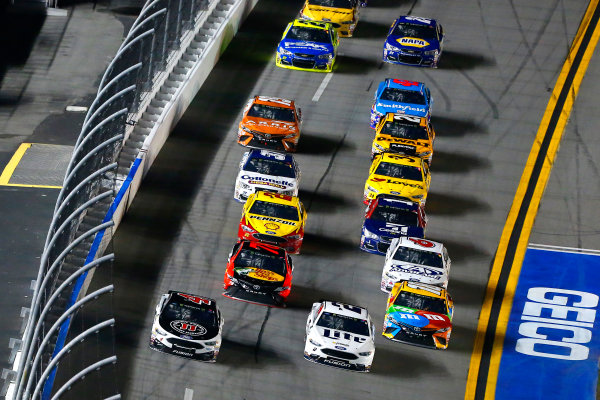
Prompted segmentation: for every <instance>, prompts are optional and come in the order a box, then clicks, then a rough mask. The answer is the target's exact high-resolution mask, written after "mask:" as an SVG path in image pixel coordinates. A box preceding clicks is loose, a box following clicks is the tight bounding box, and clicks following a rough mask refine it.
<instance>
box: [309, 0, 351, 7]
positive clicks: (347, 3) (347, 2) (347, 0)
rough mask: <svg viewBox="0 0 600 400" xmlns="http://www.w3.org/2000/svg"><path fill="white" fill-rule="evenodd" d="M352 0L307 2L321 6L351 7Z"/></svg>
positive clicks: (316, 0)
mask: <svg viewBox="0 0 600 400" xmlns="http://www.w3.org/2000/svg"><path fill="white" fill-rule="evenodd" d="M352 3H353V0H308V4H310V5H313V6H321V7H335V8H352Z"/></svg>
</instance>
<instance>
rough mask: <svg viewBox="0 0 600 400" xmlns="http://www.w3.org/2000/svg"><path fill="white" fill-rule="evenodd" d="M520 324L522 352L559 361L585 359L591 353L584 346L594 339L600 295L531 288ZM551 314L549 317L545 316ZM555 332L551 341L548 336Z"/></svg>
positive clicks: (518, 345) (518, 348)
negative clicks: (593, 331) (599, 297)
mask: <svg viewBox="0 0 600 400" xmlns="http://www.w3.org/2000/svg"><path fill="white" fill-rule="evenodd" d="M527 299H528V300H529V301H527V302H526V303H525V307H524V308H523V314H522V315H521V320H522V321H526V322H521V325H519V334H520V335H522V336H525V337H524V338H520V339H519V340H517V344H516V348H515V350H516V351H518V352H519V353H523V354H527V355H531V356H538V357H549V358H558V359H561V360H585V359H587V358H588V354H589V352H590V350H589V348H588V347H587V346H584V344H585V343H589V342H590V341H591V340H592V331H591V330H590V329H586V328H592V327H593V326H594V320H595V319H596V310H595V307H596V306H597V305H598V296H597V295H595V294H593V293H586V292H579V291H576V290H566V289H554V288H542V287H536V288H530V289H529V291H528V292H527ZM542 312H543V313H544V315H546V316H547V315H548V314H549V315H550V317H549V318H545V317H542ZM550 332H552V339H549V338H548V333H550Z"/></svg>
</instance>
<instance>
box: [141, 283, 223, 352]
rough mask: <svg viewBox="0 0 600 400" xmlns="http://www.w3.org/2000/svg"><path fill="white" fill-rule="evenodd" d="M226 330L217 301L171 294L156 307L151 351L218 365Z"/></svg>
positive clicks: (164, 296) (163, 296)
mask: <svg viewBox="0 0 600 400" xmlns="http://www.w3.org/2000/svg"><path fill="white" fill-rule="evenodd" d="M222 330H223V317H222V316H221V312H220V311H219V308H218V307H217V303H216V302H215V301H214V300H213V299H210V298H208V297H203V296H196V295H193V294H189V293H183V292H178V291H175V290H170V291H169V292H168V293H166V294H163V295H162V296H161V297H160V300H159V302H158V305H157V306H156V312H155V314H154V321H153V323H152V335H151V336H150V348H151V349H153V350H157V351H160V352H163V353H169V354H174V355H177V356H180V357H185V358H192V359H194V360H200V361H209V362H215V361H216V360H217V355H218V354H219V348H220V347H221V332H222Z"/></svg>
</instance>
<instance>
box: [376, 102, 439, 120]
mask: <svg viewBox="0 0 600 400" xmlns="http://www.w3.org/2000/svg"><path fill="white" fill-rule="evenodd" d="M375 111H377V112H378V113H380V114H384V115H385V114H387V113H390V112H391V113H397V112H401V113H404V114H407V115H414V116H417V117H426V116H427V112H428V108H427V106H424V105H421V104H410V103H397V102H395V101H390V100H381V99H378V100H377V101H376V102H375Z"/></svg>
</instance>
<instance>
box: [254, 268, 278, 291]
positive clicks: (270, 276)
mask: <svg viewBox="0 0 600 400" xmlns="http://www.w3.org/2000/svg"><path fill="white" fill-rule="evenodd" d="M248 276H249V277H250V278H255V279H260V280H263V281H269V282H280V281H283V276H281V275H279V274H277V273H275V272H273V271H269V270H268V269H260V268H252V271H249V272H248ZM258 289H260V287H259V288H258Z"/></svg>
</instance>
